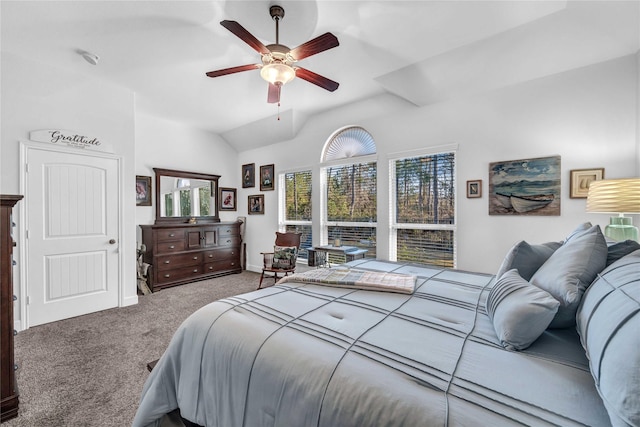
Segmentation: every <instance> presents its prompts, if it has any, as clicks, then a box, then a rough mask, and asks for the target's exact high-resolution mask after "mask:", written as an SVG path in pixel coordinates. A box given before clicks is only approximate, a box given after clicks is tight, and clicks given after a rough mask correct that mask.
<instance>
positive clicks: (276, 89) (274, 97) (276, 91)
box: [267, 83, 282, 104]
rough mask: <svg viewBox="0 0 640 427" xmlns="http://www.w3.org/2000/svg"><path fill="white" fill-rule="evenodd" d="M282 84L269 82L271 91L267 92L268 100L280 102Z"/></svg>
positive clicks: (272, 102)
mask: <svg viewBox="0 0 640 427" xmlns="http://www.w3.org/2000/svg"><path fill="white" fill-rule="evenodd" d="M281 89H282V85H274V84H273V83H269V93H268V94H267V102H268V103H269V104H275V103H278V102H280V90H281Z"/></svg>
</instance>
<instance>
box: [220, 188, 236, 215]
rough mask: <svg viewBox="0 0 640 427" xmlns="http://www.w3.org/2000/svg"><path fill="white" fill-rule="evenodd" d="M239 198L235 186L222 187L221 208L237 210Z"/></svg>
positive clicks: (223, 209) (222, 209)
mask: <svg viewBox="0 0 640 427" xmlns="http://www.w3.org/2000/svg"><path fill="white" fill-rule="evenodd" d="M236 200H237V198H236V189H235V188H225V187H220V210H221V211H235V210H237V208H236V206H237V201H236Z"/></svg>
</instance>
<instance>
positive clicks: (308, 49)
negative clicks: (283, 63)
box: [289, 33, 340, 61]
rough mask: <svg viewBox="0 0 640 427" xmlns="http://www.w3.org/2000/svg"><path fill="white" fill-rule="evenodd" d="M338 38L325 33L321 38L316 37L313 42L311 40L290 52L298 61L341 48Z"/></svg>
mask: <svg viewBox="0 0 640 427" xmlns="http://www.w3.org/2000/svg"><path fill="white" fill-rule="evenodd" d="M339 45H340V43H339V42H338V38H337V37H336V36H334V35H333V34H331V33H324V34H323V35H321V36H318V37H316V38H315V39H313V40H309V41H308V42H306V43H303V44H301V45H300V46H298V47H295V48H293V49H291V51H290V52H289V53H290V54H291V56H293V57H294V58H295V59H296V60H298V61H300V60H301V59H304V58H307V57H309V56H311V55H315V54H316V53H320V52H324V51H325V50H328V49H331V48H334V47H336V46H339Z"/></svg>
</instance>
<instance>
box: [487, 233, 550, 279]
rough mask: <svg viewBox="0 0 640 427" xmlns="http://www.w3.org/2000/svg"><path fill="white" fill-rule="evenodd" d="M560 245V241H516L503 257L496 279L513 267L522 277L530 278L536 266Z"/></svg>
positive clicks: (538, 266)
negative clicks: (535, 242)
mask: <svg viewBox="0 0 640 427" xmlns="http://www.w3.org/2000/svg"><path fill="white" fill-rule="evenodd" d="M560 246H562V242H548V243H543V244H541V245H530V244H529V243H527V242H525V241H524V240H522V241H520V242H518V243H516V244H515V245H513V247H512V248H511V249H510V250H509V252H507V255H506V256H505V257H504V260H503V261H502V264H501V265H500V268H499V269H498V272H497V273H496V279H500V277H502V275H503V274H504V273H506V272H507V271H509V270H511V269H512V268H515V269H517V270H518V273H520V276H521V277H522V278H523V279H525V280H530V279H531V276H533V275H534V273H535V272H536V271H537V270H538V268H540V266H541V265H542V264H544V262H545V261H546V260H547V259H549V257H550V256H551V255H553V253H554V252H555V251H556V250H557V249H558V248H559V247H560Z"/></svg>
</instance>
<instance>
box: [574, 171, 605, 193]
mask: <svg viewBox="0 0 640 427" xmlns="http://www.w3.org/2000/svg"><path fill="white" fill-rule="evenodd" d="M600 179H604V168H595V169H573V170H572V171H571V179H570V191H569V197H571V198H572V199H586V198H587V194H589V184H591V181H598V180H600Z"/></svg>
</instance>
